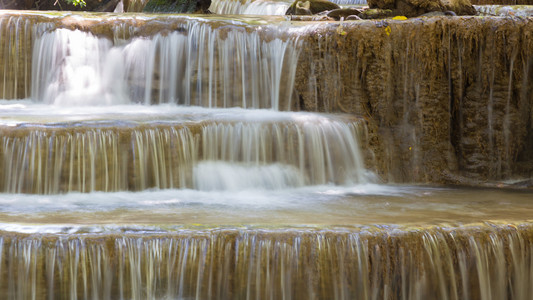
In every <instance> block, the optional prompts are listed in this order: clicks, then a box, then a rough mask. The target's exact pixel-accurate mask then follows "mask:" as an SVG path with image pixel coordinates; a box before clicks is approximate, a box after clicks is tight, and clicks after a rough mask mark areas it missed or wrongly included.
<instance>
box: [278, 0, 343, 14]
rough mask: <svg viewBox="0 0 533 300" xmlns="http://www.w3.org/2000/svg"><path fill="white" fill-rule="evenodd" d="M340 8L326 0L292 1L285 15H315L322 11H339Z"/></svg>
mask: <svg viewBox="0 0 533 300" xmlns="http://www.w3.org/2000/svg"><path fill="white" fill-rule="evenodd" d="M339 8H340V6H338V5H337V4H335V3H333V2H330V1H327V0H306V1H301V0H297V1H294V2H293V3H292V4H291V6H289V8H288V9H287V11H286V12H285V14H286V15H302V14H309V13H308V12H310V14H312V15H316V14H318V13H321V12H323V11H328V10H333V9H339Z"/></svg>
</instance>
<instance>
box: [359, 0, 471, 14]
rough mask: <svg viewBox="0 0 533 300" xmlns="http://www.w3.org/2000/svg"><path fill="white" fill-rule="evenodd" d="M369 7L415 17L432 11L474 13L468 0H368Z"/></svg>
mask: <svg viewBox="0 0 533 300" xmlns="http://www.w3.org/2000/svg"><path fill="white" fill-rule="evenodd" d="M368 6H369V7H370V8H379V9H390V10H392V12H393V15H396V16H406V17H416V16H420V15H422V14H425V13H428V12H434V11H442V12H444V11H453V12H455V13H456V14H457V15H475V14H476V10H475V9H474V7H473V6H472V5H471V4H470V1H469V0H368Z"/></svg>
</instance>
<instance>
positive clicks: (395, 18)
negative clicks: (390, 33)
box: [392, 16, 407, 21]
mask: <svg viewBox="0 0 533 300" xmlns="http://www.w3.org/2000/svg"><path fill="white" fill-rule="evenodd" d="M392 19H393V20H400V21H403V20H407V17H406V16H396V17H394V18H392Z"/></svg>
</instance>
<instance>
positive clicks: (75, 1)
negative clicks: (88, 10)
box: [65, 0, 86, 7]
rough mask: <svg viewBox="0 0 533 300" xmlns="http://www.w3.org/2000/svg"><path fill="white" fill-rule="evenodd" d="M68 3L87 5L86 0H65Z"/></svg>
mask: <svg viewBox="0 0 533 300" xmlns="http://www.w3.org/2000/svg"><path fill="white" fill-rule="evenodd" d="M65 1H67V3H68V4H73V5H74V6H78V5H79V6H81V7H84V6H85V5H86V3H85V0H65Z"/></svg>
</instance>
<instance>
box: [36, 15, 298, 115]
mask: <svg viewBox="0 0 533 300" xmlns="http://www.w3.org/2000/svg"><path fill="white" fill-rule="evenodd" d="M183 31H184V32H172V33H169V34H165V35H163V34H156V35H154V36H153V37H150V38H142V37H140V38H133V39H132V40H129V41H123V42H121V43H120V44H121V45H116V46H115V45H113V43H112V41H110V40H108V39H105V38H100V37H97V36H94V35H92V34H91V33H86V32H81V31H78V30H74V31H72V30H67V29H56V30H53V31H49V32H46V33H44V34H43V35H42V36H41V37H40V38H38V39H37V41H36V42H35V46H34V48H33V49H34V52H33V72H32V74H33V78H32V97H33V98H34V99H35V100H38V101H43V102H45V103H49V104H55V105H101V104H107V105H110V104H113V105H117V104H125V103H145V104H161V103H174V104H179V105H196V106H204V107H233V106H241V107H245V108H273V109H276V110H277V109H283V110H286V109H289V108H290V107H287V105H290V99H291V97H292V94H291V93H289V92H290V91H292V86H291V84H293V82H294V73H295V68H296V65H297V64H296V60H297V58H298V47H299V42H298V40H297V39H290V40H288V41H283V40H281V39H278V38H274V39H272V40H270V41H265V40H263V39H262V37H261V36H260V34H259V33H258V32H256V31H254V32H251V33H248V32H246V31H244V30H239V29H238V28H236V30H231V31H226V30H224V28H219V29H213V28H211V26H210V25H208V24H202V23H196V22H189V24H188V25H187V26H186V28H185V29H183Z"/></svg>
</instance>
